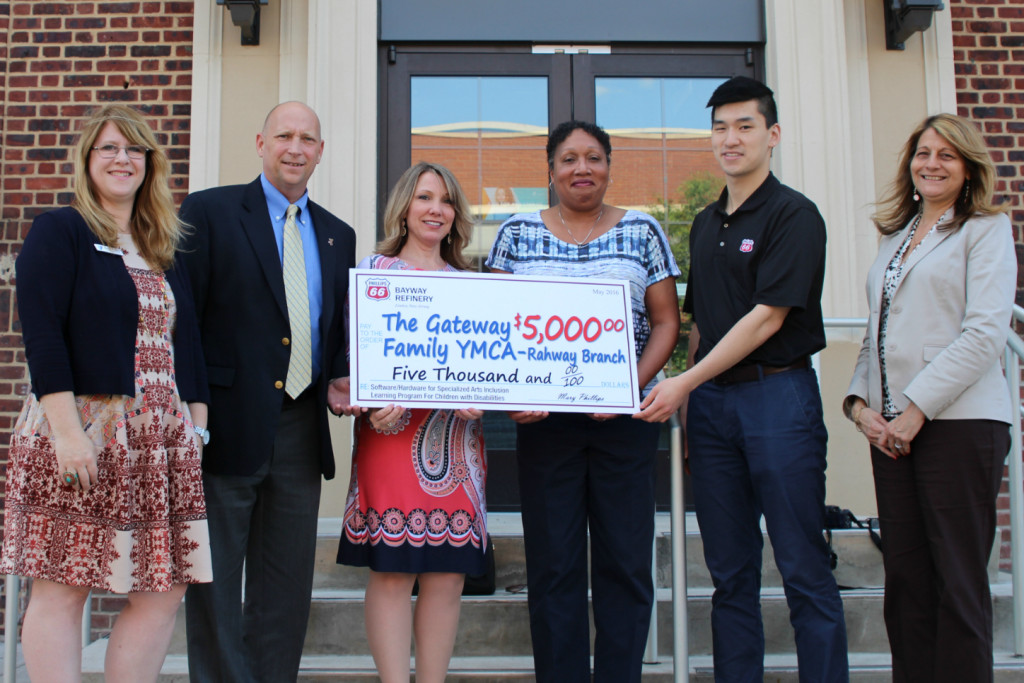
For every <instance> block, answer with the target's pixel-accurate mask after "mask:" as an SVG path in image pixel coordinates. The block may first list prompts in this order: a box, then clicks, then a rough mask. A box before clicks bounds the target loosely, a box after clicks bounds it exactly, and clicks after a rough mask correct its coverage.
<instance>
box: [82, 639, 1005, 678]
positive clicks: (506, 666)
mask: <svg viewBox="0 0 1024 683" xmlns="http://www.w3.org/2000/svg"><path fill="white" fill-rule="evenodd" d="M106 645H107V641H106V640H101V641H98V642H96V643H94V644H93V645H91V646H90V647H89V648H87V649H86V651H85V653H83V665H84V667H85V669H86V673H85V674H84V675H83V677H82V681H83V683H102V681H103V675H102V673H101V667H102V664H103V656H104V654H105V653H106ZM98 667H100V668H98ZM889 669H890V657H889V654H888V653H887V652H885V653H877V652H865V653H851V654H850V681H851V682H852V683H890V682H891V681H892V675H891V673H890V671H889ZM298 680H299V681H300V682H301V683H307V682H309V683H313V682H315V683H326V682H328V681H331V682H335V683H365V682H367V681H374V680H377V674H376V669H375V668H374V666H373V659H372V658H371V657H369V656H365V655H361V656H343V655H308V656H304V657H303V658H302V668H301V671H300V674H299V679H298ZM446 680H447V683H505V682H509V683H524V682H526V681H533V680H534V677H533V660H532V658H530V657H529V656H521V657H492V656H484V657H455V658H453V659H452V662H451V667H450V669H449V675H448V677H447V679H446ZM643 680H644V683H671V682H672V681H673V680H674V677H673V661H672V657H671V656H670V655H665V656H662V657H659V661H658V663H656V664H645V665H644V673H643ZM688 680H689V681H691V682H693V683H696V682H700V681H713V680H714V670H713V666H712V661H711V657H710V656H693V657H690V660H689V676H688ZM764 680H765V682H766V683H767V682H768V681H771V683H799V678H798V674H797V663H796V655H793V654H769V655H767V656H766V657H765V676H764ZM995 680H996V682H997V683H1024V663H1022V660H1021V659H1019V658H1016V657H1014V656H1013V655H1012V654H1010V653H1006V652H997V653H996V675H995ZM159 683H188V663H187V660H186V658H185V656H184V655H169V656H168V657H167V661H166V662H165V663H164V668H163V670H162V672H161V675H160V678H159Z"/></svg>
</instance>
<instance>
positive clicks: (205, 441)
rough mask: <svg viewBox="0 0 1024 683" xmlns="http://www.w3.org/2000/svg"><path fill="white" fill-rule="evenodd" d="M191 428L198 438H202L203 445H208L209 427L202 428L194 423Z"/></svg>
mask: <svg viewBox="0 0 1024 683" xmlns="http://www.w3.org/2000/svg"><path fill="white" fill-rule="evenodd" d="M192 429H194V430H195V432H196V434H197V435H199V438H200V439H202V440H203V445H204V446H208V445H209V444H210V430H209V429H203V428H202V427H196V426H195V425H193V426H192Z"/></svg>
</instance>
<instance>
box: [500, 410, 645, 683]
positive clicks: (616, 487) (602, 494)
mask: <svg viewBox="0 0 1024 683" xmlns="http://www.w3.org/2000/svg"><path fill="white" fill-rule="evenodd" d="M658 433H659V425H651V424H648V423H646V422H640V421H638V420H633V419H631V418H630V417H629V416H621V417H617V418H614V419H611V420H608V421H606V422H596V421H594V420H591V419H590V418H589V417H586V416H585V415H577V414H565V413H555V414H552V415H551V416H549V417H548V418H546V419H544V420H541V421H540V422H535V423H533V424H528V425H519V426H518V429H517V434H518V443H517V454H518V463H519V490H520V494H521V498H522V507H523V533H524V541H525V544H526V575H527V584H528V597H529V605H530V633H531V636H532V639H533V659H534V667H535V669H536V676H537V681H538V683H590V681H591V674H590V623H589V621H590V620H589V618H588V615H587V529H588V528H589V530H590V553H591V581H592V584H593V585H592V593H593V607H594V629H595V631H596V638H595V641H594V675H593V680H594V681H595V683H631V682H635V683H639V682H640V672H641V669H642V667H643V654H644V647H645V646H646V644H647V634H648V631H649V628H650V619H651V606H652V604H653V601H654V586H653V581H652V579H651V545H652V543H653V542H654V458H655V452H656V449H657V445H658Z"/></svg>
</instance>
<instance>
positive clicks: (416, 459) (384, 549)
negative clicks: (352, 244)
mask: <svg viewBox="0 0 1024 683" xmlns="http://www.w3.org/2000/svg"><path fill="white" fill-rule="evenodd" d="M359 267H360V268H393V269H403V270H405V269H409V268H410V266H409V265H408V264H406V263H405V262H404V261H401V260H400V259H397V258H394V257H385V256H380V255H374V256H370V257H368V258H367V259H364V260H363V262H362V263H360V264H359ZM486 477H487V461H486V455H485V450H484V437H483V427H482V426H481V424H480V421H479V420H472V421H468V420H463V419H462V418H460V417H458V416H457V415H456V414H455V411H453V410H428V409H425V408H417V409H412V410H406V411H405V413H404V415H402V417H401V418H400V419H399V420H397V421H396V423H395V425H394V427H392V428H390V429H385V430H377V429H375V428H374V427H373V425H372V424H371V423H370V420H369V418H368V417H367V416H365V415H364V416H360V417H359V418H357V419H356V421H355V432H354V443H353V454H352V476H351V479H350V482H349V493H348V500H347V502H346V505H345V518H344V522H343V525H342V534H341V543H340V546H339V548H338V562H339V563H341V564H350V565H356V566H368V567H370V568H371V569H374V570H376V571H386V572H414V573H419V572H428V571H433V572H458V573H466V574H481V573H483V570H484V550H485V548H486V544H485V540H486V538H487V505H486V500H485V490H484V486H485V483H486Z"/></svg>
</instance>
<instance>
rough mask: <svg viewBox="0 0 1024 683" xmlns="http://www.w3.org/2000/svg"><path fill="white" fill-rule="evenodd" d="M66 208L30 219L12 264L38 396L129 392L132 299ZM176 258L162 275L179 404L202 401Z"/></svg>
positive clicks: (191, 315) (126, 279)
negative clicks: (171, 312)
mask: <svg viewBox="0 0 1024 683" xmlns="http://www.w3.org/2000/svg"><path fill="white" fill-rule="evenodd" d="M99 243H100V241H99V239H97V237H96V235H95V233H93V231H92V230H90V229H89V226H88V225H87V224H86V222H85V220H84V219H83V218H82V217H81V216H80V215H79V213H78V212H77V211H75V210H74V209H72V208H69V207H65V208H62V209H56V210H54V211H47V212H46V213H43V214H40V215H39V216H37V217H36V219H35V220H34V221H32V229H31V230H30V231H29V233H28V236H27V237H26V238H25V244H24V245H23V246H22V249H21V253H20V254H18V259H17V261H16V263H15V268H16V274H17V279H16V284H17V297H18V316H19V317H20V318H21V330H22V337H23V338H24V341H25V356H26V358H27V359H28V367H29V372H30V373H31V375H32V392H33V393H34V394H35V395H36V396H37V397H39V396H45V395H46V394H52V393H56V392H58V391H71V392H73V393H75V394H79V395H80V394H123V395H126V396H134V395H135V336H136V333H137V332H138V318H139V300H138V295H137V293H136V291H135V283H134V282H132V277H131V275H129V274H128V270H127V269H126V268H125V265H124V259H122V258H121V256H120V255H117V254H110V253H107V252H103V251H98V250H97V249H96V246H95V245H96V244H99ZM183 270H184V265H183V264H182V263H181V260H180V255H179V258H178V259H176V260H175V265H174V267H173V268H171V269H170V270H168V271H167V272H166V273H164V275H165V277H166V278H167V282H168V284H170V286H171V291H172V292H173V293H174V299H175V306H176V308H177V323H176V325H175V328H174V374H175V380H176V383H177V385H178V395H179V396H180V397H181V399H182V400H184V401H187V402H191V401H198V402H200V403H207V402H209V392H208V389H207V384H206V368H205V365H204V364H203V352H202V347H201V346H200V345H199V329H198V326H197V324H196V316H195V311H194V310H193V308H192V292H191V289H190V287H189V279H188V277H187V276H186V274H185V273H184V272H183Z"/></svg>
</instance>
